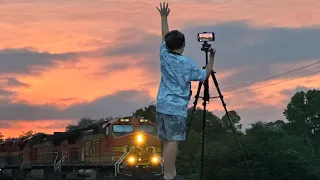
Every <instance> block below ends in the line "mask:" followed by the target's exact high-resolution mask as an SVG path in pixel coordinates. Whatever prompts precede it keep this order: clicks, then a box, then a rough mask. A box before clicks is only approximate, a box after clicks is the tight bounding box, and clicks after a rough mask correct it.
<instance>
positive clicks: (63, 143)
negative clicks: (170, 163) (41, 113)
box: [0, 117, 163, 180]
mask: <svg viewBox="0 0 320 180" xmlns="http://www.w3.org/2000/svg"><path fill="white" fill-rule="evenodd" d="M160 154H161V143H160V139H158V137H157V136H156V128H155V125H154V123H152V122H150V121H149V120H148V119H144V118H139V117H124V118H120V119H114V120H110V121H106V122H102V123H98V124H94V125H91V126H88V127H86V128H82V129H78V130H74V131H70V132H55V133H54V134H36V135H34V136H32V137H30V138H28V139H20V140H16V141H5V142H3V143H2V144H0V179H1V180H6V179H8V180H80V179H81V180H107V179H109V180H116V179H132V180H134V179H137V180H142V179H158V178H159V177H161V176H162V174H163V159H162V158H161V156H160Z"/></svg>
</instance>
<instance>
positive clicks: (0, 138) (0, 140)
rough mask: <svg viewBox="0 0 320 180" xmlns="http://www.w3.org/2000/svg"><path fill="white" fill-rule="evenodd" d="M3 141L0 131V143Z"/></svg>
mask: <svg viewBox="0 0 320 180" xmlns="http://www.w3.org/2000/svg"><path fill="white" fill-rule="evenodd" d="M3 141H4V139H3V135H2V134H1V133H0V143H2V142H3Z"/></svg>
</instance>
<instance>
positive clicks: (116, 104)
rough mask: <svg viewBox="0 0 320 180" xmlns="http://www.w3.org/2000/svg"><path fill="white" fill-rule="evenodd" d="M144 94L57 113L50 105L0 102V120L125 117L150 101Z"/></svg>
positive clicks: (131, 93)
mask: <svg viewBox="0 0 320 180" xmlns="http://www.w3.org/2000/svg"><path fill="white" fill-rule="evenodd" d="M146 94H147V93H146V92H141V91H136V90H131V91H120V92H118V93H116V94H113V95H110V96H105V97H101V98H99V99H96V100H95V101H92V102H84V103H82V104H77V105H73V106H70V107H69V108H67V109H65V110H62V111H59V110H58V109H57V108H55V107H54V106H51V105H29V104H23V103H20V104H18V103H15V104H13V103H9V102H8V101H6V100H0V120H43V119H80V118H83V117H92V118H101V117H107V116H122V115H126V113H129V112H131V111H134V110H135V109H138V108H140V107H141V106H143V105H145V104H147V103H149V102H151V101H152V99H151V97H149V96H148V95H146Z"/></svg>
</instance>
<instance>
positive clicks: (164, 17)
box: [157, 2, 170, 42]
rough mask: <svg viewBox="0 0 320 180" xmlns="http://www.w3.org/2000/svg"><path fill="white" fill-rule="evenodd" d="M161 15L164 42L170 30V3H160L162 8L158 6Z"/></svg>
mask: <svg viewBox="0 0 320 180" xmlns="http://www.w3.org/2000/svg"><path fill="white" fill-rule="evenodd" d="M157 9H158V11H159V13H160V16H161V29H162V42H163V41H164V37H165V36H166V34H167V33H168V32H169V26H168V16H169V13H170V9H169V8H168V3H165V2H163V3H162V4H161V3H160V9H159V8H158V7H157Z"/></svg>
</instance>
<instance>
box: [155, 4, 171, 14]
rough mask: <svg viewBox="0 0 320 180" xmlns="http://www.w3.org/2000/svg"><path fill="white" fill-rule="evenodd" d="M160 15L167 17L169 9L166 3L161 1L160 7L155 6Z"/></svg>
mask: <svg viewBox="0 0 320 180" xmlns="http://www.w3.org/2000/svg"><path fill="white" fill-rule="evenodd" d="M157 9H158V11H159V13H160V15H161V17H167V16H168V15H169V13H170V9H169V8H168V3H165V2H163V3H162V4H161V3H160V9H159V8H158V7H157Z"/></svg>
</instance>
